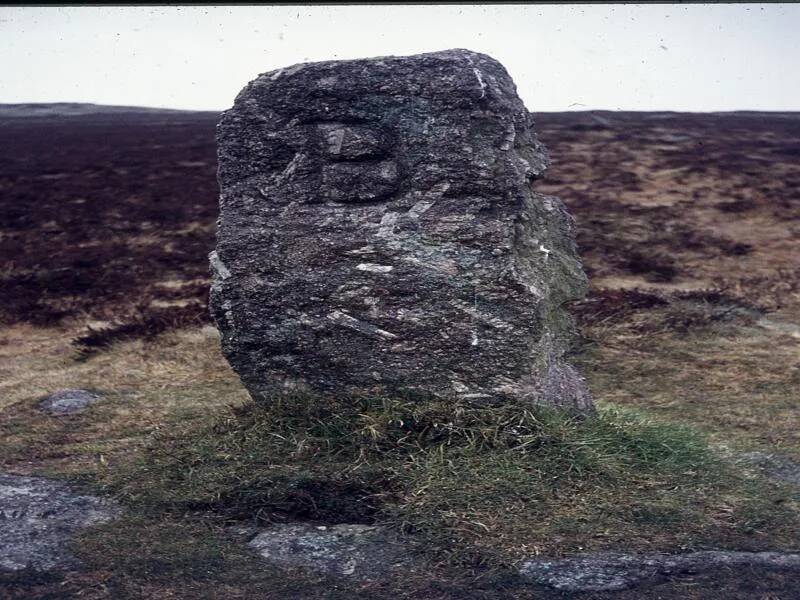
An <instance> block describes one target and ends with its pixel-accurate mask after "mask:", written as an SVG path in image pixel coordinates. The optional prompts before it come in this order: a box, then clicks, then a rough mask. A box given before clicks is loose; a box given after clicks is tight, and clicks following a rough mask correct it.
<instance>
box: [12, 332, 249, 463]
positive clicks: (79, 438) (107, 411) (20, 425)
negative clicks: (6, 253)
mask: <svg viewBox="0 0 800 600" xmlns="http://www.w3.org/2000/svg"><path fill="white" fill-rule="evenodd" d="M75 334H76V330H75V329H71V328H60V329H52V328H48V329H40V328H36V327H32V326H30V325H25V324H22V325H16V326H13V327H8V328H6V329H4V330H2V332H0V362H2V365H3V366H2V367H1V369H2V370H1V371H0V379H2V383H0V392H1V393H2V396H1V397H0V398H2V400H0V401H2V405H0V410H2V415H3V418H2V420H1V421H0V432H1V433H2V436H0V457H2V458H0V464H4V465H5V466H6V467H11V468H13V469H15V470H18V471H26V470H30V469H35V468H37V467H41V466H43V465H50V466H53V467H55V466H56V465H54V464H53V462H56V463H58V468H59V469H60V470H62V469H67V470H72V469H74V468H77V467H78V466H79V465H80V464H82V463H85V461H87V460H90V461H98V460H99V461H101V462H107V461H110V460H113V457H115V456H118V457H123V456H125V454H126V453H127V452H128V451H129V450H130V448H131V446H132V445H133V446H135V445H138V444H140V443H141V442H142V440H144V439H145V438H146V437H147V436H148V435H149V434H150V433H151V432H152V431H155V430H158V429H159V428H162V427H178V426H182V425H186V424H188V423H190V422H193V421H196V420H197V419H206V418H213V417H214V415H215V414H216V411H217V409H219V408H221V407H224V406H226V405H229V404H237V403H240V402H242V401H244V400H245V398H246V392H245V391H244V389H243V388H242V387H241V385H240V383H239V381H238V378H237V377H236V375H235V374H234V373H233V372H232V371H231V370H230V368H229V367H228V365H227V363H225V360H224V359H223V357H222V355H221V353H220V351H219V340H218V337H217V334H216V331H215V330H214V329H212V328H210V327H204V328H197V329H193V330H181V331H176V332H172V333H167V334H164V335H162V336H159V337H158V338H156V339H155V340H154V341H151V342H147V341H142V340H131V341H125V342H120V343H117V344H114V345H112V346H111V347H110V348H109V349H108V350H106V351H104V352H102V353H100V354H98V355H96V356H93V357H91V358H89V359H88V360H77V358H78V355H77V352H76V351H75V349H74V348H73V347H72V346H71V345H70V341H71V340H72V339H73V337H74V336H75ZM63 388H82V389H90V390H96V391H98V392H100V393H101V394H102V395H103V396H104V400H103V401H102V402H99V403H97V404H95V405H93V406H91V407H90V408H89V409H88V410H86V411H84V412H82V413H79V414H75V415H71V416H62V417H53V416H48V415H46V414H44V413H42V412H41V411H40V410H39V409H38V407H37V404H38V401H39V399H40V398H42V397H43V396H45V395H46V394H48V393H50V392H53V391H55V390H57V389H63Z"/></svg>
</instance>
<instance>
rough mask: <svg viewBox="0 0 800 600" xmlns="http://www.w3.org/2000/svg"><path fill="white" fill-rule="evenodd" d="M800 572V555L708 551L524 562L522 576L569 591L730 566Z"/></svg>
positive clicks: (633, 583) (621, 586)
mask: <svg viewBox="0 0 800 600" xmlns="http://www.w3.org/2000/svg"><path fill="white" fill-rule="evenodd" d="M744 566H749V567H764V568H769V569H788V570H793V571H794V570H797V571H800V554H785V553H781V552H727V551H721V550H709V551H705V552H691V553H688V554H675V555H670V554H646V555H635V554H615V553H607V554H592V555H584V556H576V557H572V558H566V559H560V560H543V559H536V560H531V561H527V562H525V563H523V565H522V566H521V567H520V573H521V574H522V575H523V576H525V577H530V578H531V579H534V580H535V581H537V582H538V583H541V584H544V585H549V586H551V587H554V588H556V589H559V590H563V591H567V592H590V591H594V592H599V591H611V590H623V589H627V588H632V587H635V586H637V585H640V584H643V583H652V582H658V581H663V580H665V579H668V578H670V577H674V576H678V575H684V574H693V573H701V572H704V571H711V570H715V569H721V568H726V567H727V568H731V567H744Z"/></svg>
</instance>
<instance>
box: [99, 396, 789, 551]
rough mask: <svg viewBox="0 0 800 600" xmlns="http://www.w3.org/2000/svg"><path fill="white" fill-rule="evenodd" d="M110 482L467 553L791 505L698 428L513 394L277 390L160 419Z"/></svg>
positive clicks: (683, 525)
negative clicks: (386, 531) (227, 408)
mask: <svg viewBox="0 0 800 600" xmlns="http://www.w3.org/2000/svg"><path fill="white" fill-rule="evenodd" d="M106 483H107V485H108V486H109V487H110V488H111V489H112V490H113V491H114V492H115V493H116V495H117V496H118V497H119V498H121V499H122V500H123V501H126V502H128V503H130V504H132V505H134V506H137V507H139V508H142V507H149V508H150V509H153V510H155V511H156V512H162V511H166V512H172V513H185V512H186V511H192V512H194V511H203V512H206V511H211V513H213V514H216V515H219V516H222V517H225V518H230V519H252V518H256V519H261V520H265V521H270V520H276V519H286V518H292V519H296V518H301V519H311V520H319V521H324V522H328V523H339V522H383V523H386V524H389V525H391V526H393V527H395V528H397V529H399V530H401V531H404V532H406V533H410V534H414V535H415V537H417V538H418V539H420V540H422V541H423V542H424V545H425V547H426V548H427V549H428V550H430V551H431V552H432V553H434V554H436V555H438V556H441V557H444V558H445V559H447V560H448V562H456V563H462V564H465V563H469V564H476V563H483V564H508V563H510V562H513V561H515V560H517V559H520V558H522V557H524V556H530V555H532V554H538V553H548V554H558V553H563V552H575V551H582V550H586V549H590V548H597V549H600V548H610V547H614V546H616V547H619V545H620V544H624V545H625V546H626V547H627V548H629V549H630V548H632V547H641V548H643V549H646V548H653V547H658V548H660V549H676V548H683V547H686V546H687V545H689V546H696V545H697V544H700V545H702V543H703V540H704V539H706V540H714V542H713V543H714V544H716V545H719V542H720V540H723V543H724V540H728V539H730V540H735V543H738V544H739V545H740V546H741V545H742V544H745V545H748V544H749V545H751V546H753V545H755V546H757V545H758V538H759V535H761V536H762V537H763V535H765V534H764V531H765V530H768V529H769V530H771V529H775V528H778V527H780V526H783V527H784V529H785V530H786V532H789V531H790V530H792V527H795V526H796V525H797V523H796V522H795V521H791V519H789V520H788V521H786V522H784V523H780V521H781V520H782V519H784V518H785V517H786V514H788V513H786V511H787V510H788V509H785V506H786V505H785V504H783V503H777V504H776V503H774V502H773V501H772V500H773V499H768V498H766V496H765V495H764V493H762V492H763V490H761V491H759V490H755V489H752V486H751V487H748V486H747V485H743V481H742V480H739V479H738V478H737V476H735V475H734V474H733V473H731V472H729V471H728V470H727V468H726V467H725V466H724V464H722V463H721V462H720V461H719V460H718V459H717V458H715V456H714V455H713V453H712V452H710V450H709V449H708V447H707V445H706V443H705V440H704V439H703V437H702V436H700V435H699V434H697V433H696V432H694V431H693V430H691V429H688V428H686V427H681V426H675V425H666V424H663V423H657V422H652V421H650V420H647V419H645V418H643V417H642V416H640V415H639V414H637V413H635V412H631V411H627V410H621V409H617V408H605V409H603V410H601V411H600V412H599V413H598V415H597V416H595V417H590V418H579V417H575V416H570V415H567V414H564V413H560V412H556V411H552V410H546V409H542V408H533V407H531V406H520V405H515V404H507V405H502V406H491V407H480V406H472V405H466V404H455V405H454V404H452V403H447V402H440V401H435V400H429V401H410V400H405V399H387V398H370V397H362V398H346V399H320V398H309V397H290V398H282V399H276V400H275V401H274V402H273V403H272V404H271V405H268V406H263V405H255V404H248V405H245V406H244V407H240V408H237V409H232V412H231V413H230V414H227V415H225V416H224V417H223V418H221V419H220V420H219V421H218V422H217V423H216V424H214V425H213V426H211V427H206V428H203V429H200V430H195V431H191V432H188V433H187V432H184V433H181V434H175V435H169V434H163V433H162V434H160V435H159V437H158V438H157V439H156V440H155V441H154V443H153V444H152V445H151V447H150V448H149V450H148V451H147V452H146V453H145V454H144V455H143V457H142V458H141V459H140V460H138V461H136V462H134V463H133V465H132V466H130V465H129V466H128V467H126V469H122V470H118V471H115V472H111V473H110V474H109V477H108V479H107V482H106ZM776 493H777V492H776ZM765 507H766V508H765ZM784 513H786V514H784ZM752 514H758V515H760V521H759V522H758V523H756V524H754V523H752V522H751V521H752V519H750V518H749V516H748V515H752ZM792 514H793V513H792ZM787 534H788V533H787ZM772 541H773V542H774V536H773V538H772Z"/></svg>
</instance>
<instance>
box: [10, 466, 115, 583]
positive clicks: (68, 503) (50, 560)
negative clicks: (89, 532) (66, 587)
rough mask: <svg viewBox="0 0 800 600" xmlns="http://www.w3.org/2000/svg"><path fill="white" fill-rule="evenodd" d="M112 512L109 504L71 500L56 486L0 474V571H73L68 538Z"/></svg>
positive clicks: (92, 499) (65, 489) (83, 498)
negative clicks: (59, 569) (69, 569)
mask: <svg viewBox="0 0 800 600" xmlns="http://www.w3.org/2000/svg"><path fill="white" fill-rule="evenodd" d="M118 512H119V511H118V509H117V508H116V507H115V505H114V504H112V503H110V502H108V501H106V500H102V499H100V498H95V497H93V496H85V495H81V494H76V493H74V492H73V491H71V490H70V488H69V486H67V485H66V484H65V483H62V482H60V481H52V480H49V479H44V478H41V477H23V476H20V475H3V474H0V569H9V570H14V571H16V570H20V569H25V568H32V569H36V570H40V571H46V570H52V569H58V568H68V567H71V566H74V564H75V559H74V558H73V557H72V556H71V555H70V554H69V552H68V544H69V542H70V540H71V538H72V536H73V535H74V534H75V533H76V532H77V531H78V530H79V529H81V528H83V527H87V526H89V525H94V524H96V523H102V522H103V521H107V520H109V519H111V518H113V517H114V516H116V515H117V514H118Z"/></svg>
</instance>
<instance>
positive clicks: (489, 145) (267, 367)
mask: <svg viewBox="0 0 800 600" xmlns="http://www.w3.org/2000/svg"><path fill="white" fill-rule="evenodd" d="M532 126H533V122H532V119H531V116H530V114H529V113H528V111H527V110H526V108H525V106H524V105H523V103H522V101H521V100H520V99H519V97H518V96H517V93H516V88H515V86H514V83H513V81H512V80H511V78H510V77H509V75H508V74H507V73H506V71H505V69H504V68H503V67H502V65H500V64H499V63H498V62H496V61H495V60H493V59H492V58H490V57H488V56H485V55H482V54H476V53H474V52H470V51H467V50H451V51H445V52H437V53H432V54H422V55H417V56H411V57H385V58H376V59H365V60H355V61H341V62H322V63H309V64H301V65H296V66H293V67H289V68H286V69H280V70H278V71H273V72H270V73H265V74H262V75H260V76H259V77H258V78H257V79H255V80H254V81H252V82H251V83H250V84H249V85H247V87H246V88H245V89H244V90H243V91H242V92H241V93H240V94H239V96H238V97H237V98H236V101H235V104H234V106H233V108H231V109H230V110H228V111H227V112H225V113H224V115H223V117H222V119H221V122H220V124H219V126H218V134H217V140H218V147H219V182H220V187H221V198H220V207H221V215H220V220H219V229H218V242H217V248H216V251H215V252H213V253H212V254H211V257H210V260H211V267H212V272H213V285H212V290H211V302H210V304H211V311H212V314H213V316H214V319H215V321H216V323H217V325H218V327H219V328H220V330H221V332H222V346H223V350H224V352H225V355H226V356H227V358H228V360H229V362H230V363H231V365H232V366H233V368H234V369H235V370H236V371H237V372H238V374H239V375H240V377H241V378H242V381H243V382H244V384H245V385H246V386H247V388H248V390H249V391H250V393H251V395H252V396H253V397H254V398H255V399H256V400H268V399H269V398H270V397H271V396H273V395H274V394H275V393H278V392H281V391H287V390H313V391H315V392H316V393H336V394H347V393H393V392H405V393H411V394H420V395H435V396H439V397H444V398H461V399H467V400H475V401H502V400H507V399H517V400H524V401H533V402H538V403H542V404H547V405H557V406H565V407H570V408H577V409H587V408H590V407H591V399H590V397H589V395H588V393H587V390H586V387H585V384H584V382H583V380H582V379H581V377H580V376H579V375H578V374H577V373H576V371H575V370H574V369H573V368H572V367H571V366H569V365H568V364H567V363H566V362H564V360H563V355H564V353H565V350H566V349H567V348H568V347H569V345H570V343H571V339H572V336H573V325H572V321H571V319H570V317H569V315H568V313H567V311H566V310H565V307H564V306H565V303H568V302H570V301H572V300H575V299H578V298H580V297H582V296H583V295H584V293H585V287H586V279H585V275H584V273H583V270H582V268H581V265H580V262H579V260H578V257H577V254H576V249H575V244H574V241H573V240H574V238H573V231H572V220H571V218H570V216H569V215H568V214H567V212H566V210H565V209H564V207H563V205H562V203H561V202H560V201H559V200H558V199H557V198H553V197H546V196H543V195H540V194H537V193H536V192H534V191H533V189H532V185H531V183H532V181H533V180H534V179H535V178H537V177H539V176H540V175H542V173H543V172H544V170H545V167H546V164H547V155H546V151H545V149H544V148H543V146H542V145H541V144H540V143H539V141H538V140H537V138H536V135H535V134H534V131H533V127H532Z"/></svg>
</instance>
